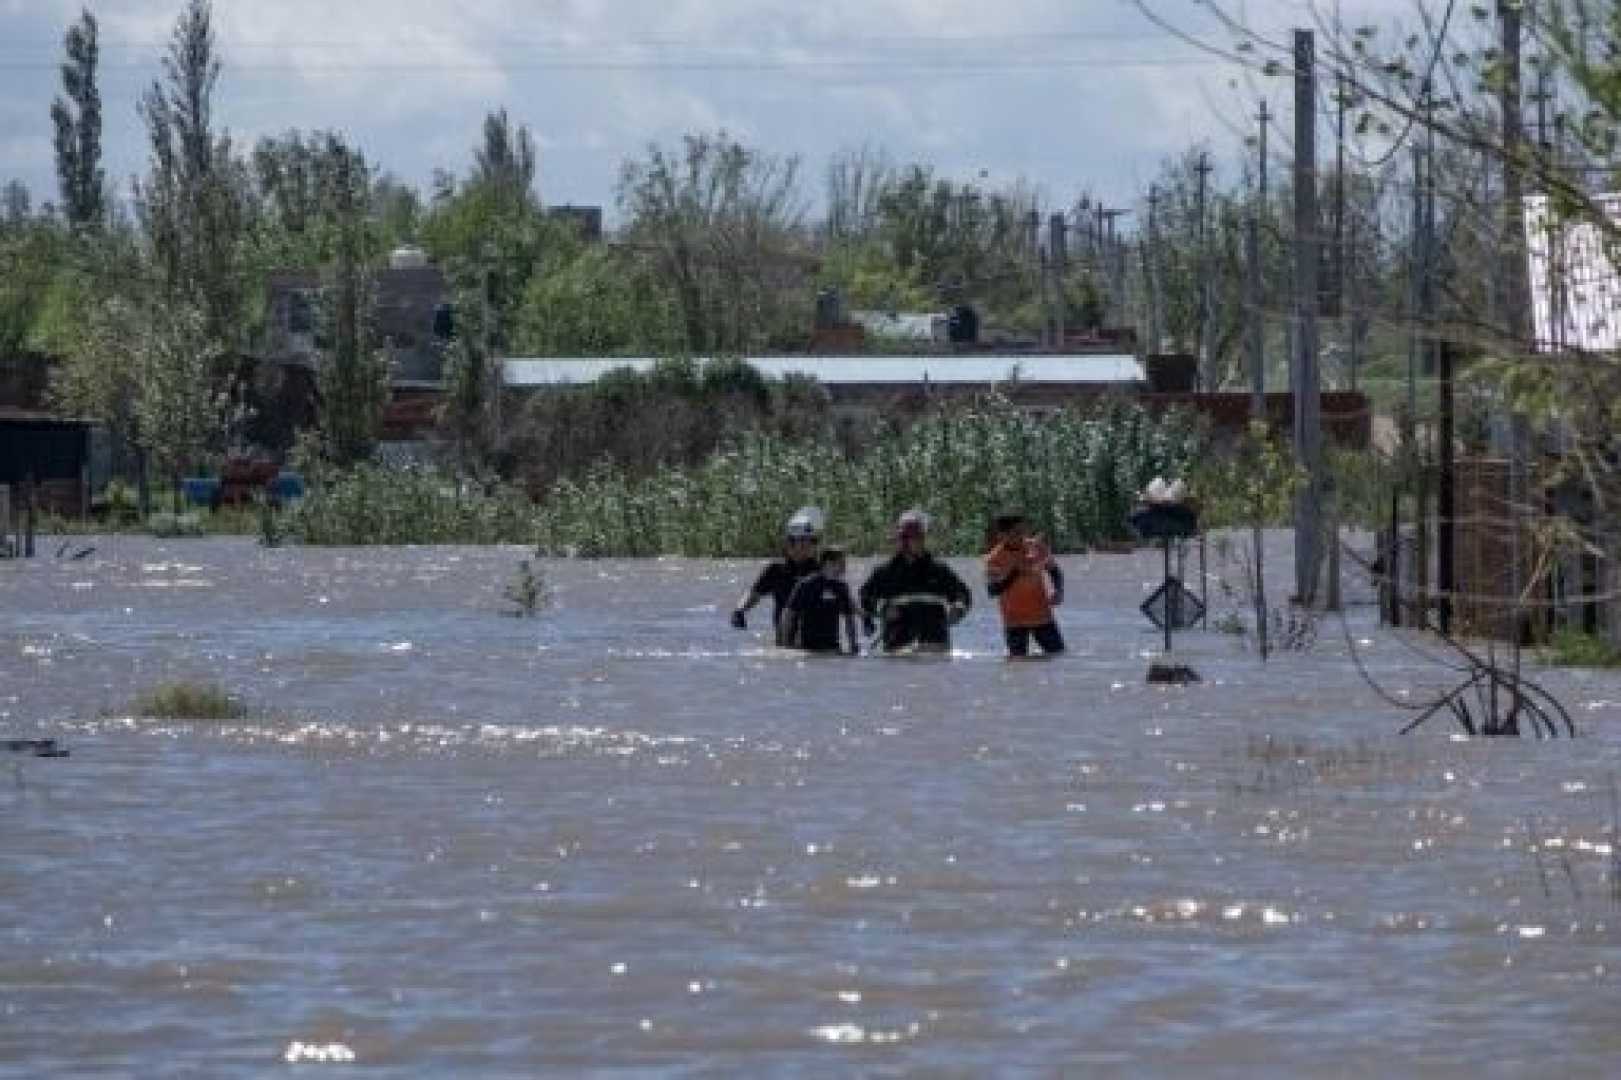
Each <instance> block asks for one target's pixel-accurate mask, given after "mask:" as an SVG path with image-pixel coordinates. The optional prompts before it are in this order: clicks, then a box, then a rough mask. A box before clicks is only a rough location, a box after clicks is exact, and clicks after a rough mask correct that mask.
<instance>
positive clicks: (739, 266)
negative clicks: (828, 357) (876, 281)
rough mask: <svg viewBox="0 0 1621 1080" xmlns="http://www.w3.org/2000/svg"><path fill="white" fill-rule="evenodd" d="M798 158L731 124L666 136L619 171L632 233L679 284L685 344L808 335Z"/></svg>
mask: <svg viewBox="0 0 1621 1080" xmlns="http://www.w3.org/2000/svg"><path fill="white" fill-rule="evenodd" d="M798 173H799V162H798V159H796V158H776V157H772V156H770V155H768V154H763V153H761V152H759V151H757V150H753V149H750V148H748V147H745V146H744V145H743V144H742V143H740V142H738V141H737V140H735V139H733V138H732V137H731V136H729V135H727V134H726V133H725V132H720V133H718V134H715V135H689V136H687V137H686V139H684V140H683V142H682V146H681V148H680V149H679V150H677V151H667V150H665V149H663V148H661V147H658V146H651V147H649V148H648V151H647V155H646V157H644V158H642V159H639V160H633V161H628V162H626V163H625V165H624V167H623V168H622V170H621V172H620V180H619V203H620V206H621V208H622V209H623V210H624V211H625V215H626V217H627V218H628V219H629V225H628V227H627V229H626V236H627V239H628V241H629V242H630V243H631V244H632V245H633V246H635V247H637V248H638V249H640V250H644V251H646V252H647V254H648V255H649V256H650V257H651V258H652V260H653V265H654V267H655V268H656V270H657V272H658V273H659V274H660V275H662V276H663V277H665V278H666V279H667V280H668V281H669V282H670V286H671V288H672V290H673V292H674V295H675V300H676V306H677V309H678V310H679V311H680V314H681V325H682V328H683V331H684V337H685V340H684V342H683V345H684V346H685V348H686V349H687V350H688V351H690V352H694V353H700V352H736V353H746V352H751V351H754V350H757V349H761V348H766V347H769V346H771V345H773V344H777V345H781V344H785V343H787V342H790V341H794V342H798V341H802V340H803V338H804V336H805V330H806V329H807V328H808V327H809V325H810V295H809V294H810V291H811V290H810V289H809V288H808V287H807V285H808V281H807V278H808V274H807V269H806V268H807V267H808V266H809V265H810V264H811V263H812V262H813V260H812V259H811V258H810V257H809V253H808V251H807V250H806V248H807V245H806V244H805V243H804V236H803V230H802V221H803V210H802V206H801V201H800V196H799V190H798Z"/></svg>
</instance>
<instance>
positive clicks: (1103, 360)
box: [502, 353, 1147, 386]
mask: <svg viewBox="0 0 1621 1080" xmlns="http://www.w3.org/2000/svg"><path fill="white" fill-rule="evenodd" d="M744 360H745V361H746V362H747V363H748V364H749V365H750V366H752V367H753V368H755V369H756V370H757V371H759V372H760V374H762V375H766V376H769V377H771V378H782V377H783V376H785V375H809V376H810V377H812V378H814V379H816V380H817V381H818V382H822V383H826V384H828V385H830V386H861V385H876V386H906V385H911V384H914V383H924V382H930V383H939V384H944V385H952V384H955V385H963V384H991V383H1007V382H1013V381H1015V380H1017V381H1019V382H1025V383H1048V384H1053V383H1058V384H1082V385H1100V384H1102V385H1119V384H1125V383H1138V382H1144V381H1145V380H1146V378H1147V376H1146V375H1145V374H1144V372H1143V365H1142V363H1141V362H1140V361H1139V360H1138V359H1137V358H1136V357H1135V356H1131V355H1129V354H1118V355H1115V354H1102V355H1100V354H1095V353H1078V354H1074V355H1064V354H1055V353H1040V354H1032V355H1019V354H1007V355H1002V354H994V353H973V354H970V355H966V356H749V357H744ZM698 362H699V363H700V364H702V363H706V362H707V360H704V359H700V360H699V361H698ZM654 363H655V361H654V359H653V358H652V357H645V356H637V357H599V356H550V357H541V358H523V357H513V358H510V359H507V360H504V361H502V368H503V372H504V374H505V377H506V385H508V386H554V385H568V384H580V383H591V382H595V381H596V380H598V379H600V378H601V377H602V376H603V375H606V374H607V373H608V372H610V371H613V370H615V369H617V368H627V367H628V368H632V369H634V370H636V371H648V370H650V369H651V368H652V367H653V364H654Z"/></svg>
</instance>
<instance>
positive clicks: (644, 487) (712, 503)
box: [538, 398, 1202, 557]
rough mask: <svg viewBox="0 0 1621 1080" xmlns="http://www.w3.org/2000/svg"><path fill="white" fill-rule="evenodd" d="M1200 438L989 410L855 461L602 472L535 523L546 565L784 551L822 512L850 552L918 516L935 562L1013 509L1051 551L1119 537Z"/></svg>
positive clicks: (773, 460) (588, 475)
mask: <svg viewBox="0 0 1621 1080" xmlns="http://www.w3.org/2000/svg"><path fill="white" fill-rule="evenodd" d="M1201 442H1202V440H1201V435H1200V428H1199V425H1198V424H1197V423H1196V422H1195V421H1194V420H1193V419H1192V418H1190V417H1187V416H1183V415H1178V414H1171V415H1169V416H1163V417H1156V416H1154V415H1152V414H1150V413H1148V412H1146V411H1145V410H1143V409H1142V408H1141V407H1140V406H1137V405H1135V404H1131V403H1129V402H1125V401H1122V400H1113V399H1111V400H1108V401H1106V402H1104V403H1102V404H1100V405H1099V406H1097V407H1096V408H1095V409H1092V410H1087V411H1081V410H1065V411H1062V412H1057V413H1054V414H1050V415H1047V416H1040V417H1038V416H1033V415H1030V414H1028V413H1024V412H1021V411H1019V410H1017V409H1014V408H1013V407H1012V406H1011V405H1009V404H1008V403H1007V402H1006V401H1005V400H1002V399H997V398H987V399H984V400H982V401H980V402H978V403H976V404H975V405H973V406H971V407H966V408H962V409H957V410H950V411H945V412H941V413H939V414H936V415H933V416H930V417H927V418H925V419H923V420H921V421H919V422H917V423H915V424H913V425H911V426H909V427H907V428H905V429H904V430H899V431H894V432H891V433H889V434H886V435H883V436H881V437H879V438H877V439H876V440H875V441H874V442H873V443H872V444H871V445H870V446H869V448H868V449H867V451H866V452H865V453H864V454H862V455H861V456H860V457H859V458H854V459H853V458H850V457H848V456H846V455H845V454H844V453H842V452H841V451H840V450H839V449H838V448H837V447H836V446H833V445H830V444H827V443H824V442H798V441H791V440H788V439H785V438H782V437H779V436H774V435H770V434H764V433H759V432H754V433H749V434H745V435H744V436H742V437H741V438H740V439H738V440H737V441H736V442H734V443H733V444H731V445H729V446H727V447H725V448H723V449H721V450H719V451H717V452H715V453H714V454H712V455H710V457H709V458H708V459H707V460H705V461H704V462H703V463H702V464H700V465H698V466H697V467H694V468H686V469H683V468H676V467H669V466H666V467H662V468H659V469H657V470H655V471H654V472H653V473H652V474H651V475H648V476H645V477H643V478H639V479H638V478H635V477H633V476H631V475H630V474H628V473H627V472H626V471H625V470H623V469H621V468H618V467H615V466H613V465H610V464H606V463H600V464H598V465H596V466H593V467H592V468H590V469H588V470H587V471H586V472H585V474H584V475H583V476H580V477H578V478H574V479H564V480H561V481H559V482H557V483H556V484H555V485H554V486H553V487H552V489H551V491H550V493H549V494H548V496H547V498H546V499H545V500H544V501H543V503H542V505H541V507H540V510H539V513H538V532H539V546H540V549H541V550H542V551H543V552H547V553H551V554H575V555H586V556H607V555H663V554H681V555H690V556H705V557H724V556H746V555H762V554H766V553H769V552H772V551H775V550H776V549H777V547H778V546H779V543H780V538H781V532H782V523H783V521H784V520H786V519H787V517H788V515H789V514H790V513H792V511H793V510H794V508H795V507H798V506H802V505H806V504H813V505H817V506H821V507H822V508H824V509H825V510H826V511H827V516H828V523H829V539H830V540H834V541H837V542H838V543H840V544H842V545H844V546H846V547H848V548H850V549H851V550H853V551H855V552H858V553H870V552H874V551H878V550H881V549H882V548H884V547H885V546H886V545H887V543H888V540H889V535H890V530H891V528H892V526H893V523H894V520H895V517H896V515H897V514H898V513H899V512H900V511H902V510H904V509H907V508H908V507H921V508H922V509H924V510H925V511H927V512H928V513H929V515H930V517H931V518H932V522H933V524H932V528H931V545H932V546H933V547H934V548H935V550H937V551H944V552H961V553H966V552H976V551H979V550H981V549H982V545H983V543H984V540H985V529H986V523H987V522H988V520H989V519H990V518H991V517H992V516H993V515H994V514H996V513H997V512H998V511H1001V510H1004V509H1007V508H1010V507H1017V508H1019V509H1021V510H1022V511H1023V512H1024V513H1025V514H1027V515H1028V516H1029V517H1030V519H1031V521H1032V523H1033V524H1035V525H1036V526H1037V527H1038V528H1039V529H1040V530H1041V531H1042V532H1043V533H1045V534H1046V536H1047V537H1048V538H1049V540H1050V541H1051V542H1052V543H1053V545H1054V546H1055V547H1057V548H1058V549H1060V550H1076V549H1080V548H1084V547H1086V546H1088V545H1090V544H1094V543H1096V542H1098V541H1100V540H1109V539H1120V538H1123V537H1125V536H1127V535H1128V533H1127V528H1126V514H1127V512H1128V511H1129V509H1130V507H1131V502H1132V499H1133V497H1134V495H1135V494H1136V493H1137V492H1138V491H1140V490H1141V489H1142V488H1143V487H1144V486H1145V485H1146V484H1147V483H1148V481H1149V480H1150V479H1152V478H1153V477H1154V476H1156V475H1182V474H1183V473H1185V472H1186V471H1187V469H1188V467H1189V466H1190V464H1191V463H1192V462H1193V460H1194V459H1195V458H1196V457H1197V454H1198V449H1199V447H1200V445H1201Z"/></svg>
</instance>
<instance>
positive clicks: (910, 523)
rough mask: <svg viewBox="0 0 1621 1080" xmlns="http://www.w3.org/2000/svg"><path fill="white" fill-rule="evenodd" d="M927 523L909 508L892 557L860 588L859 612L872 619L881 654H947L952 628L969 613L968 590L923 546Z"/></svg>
mask: <svg viewBox="0 0 1621 1080" xmlns="http://www.w3.org/2000/svg"><path fill="white" fill-rule="evenodd" d="M927 531H928V519H927V518H925V517H924V515H923V512H922V511H921V510H908V511H907V512H906V513H904V514H902V515H901V517H900V520H899V521H898V522H896V525H895V547H896V551H895V555H894V557H893V558H891V559H890V560H889V561H888V562H885V563H883V564H882V565H880V566H879V567H878V568H877V569H875V570H873V572H872V574H871V575H870V576H869V577H868V578H867V580H866V582H865V583H864V584H863V585H862V586H861V612H862V615H863V617H865V618H866V619H868V620H873V619H876V620H877V621H878V623H879V633H880V635H881V636H882V642H883V648H884V651H885V652H898V651H902V650H913V651H917V652H948V651H950V649H951V627H952V626H954V625H956V624H957V623H958V622H961V621H962V618H963V616H964V615H966V614H968V609H969V607H971V606H972V604H973V598H972V596H971V595H970V594H969V592H968V586H966V585H964V584H963V583H962V579H961V578H959V577H958V576H957V575H956V574H955V573H954V572H953V571H952V569H951V567H949V566H947V565H946V564H945V563H943V562H940V561H938V560H937V559H935V557H934V556H933V555H931V554H929V552H928V549H927V548H926V547H925V543H926V539H927Z"/></svg>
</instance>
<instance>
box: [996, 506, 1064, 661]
mask: <svg viewBox="0 0 1621 1080" xmlns="http://www.w3.org/2000/svg"><path fill="white" fill-rule="evenodd" d="M995 530H996V535H995V537H994V538H993V539H992V541H991V550H990V551H988V552H986V554H985V584H986V587H987V588H988V589H989V591H990V594H991V595H992V596H993V597H995V598H996V601H997V603H998V604H999V605H1000V606H1001V609H1002V633H1003V635H1004V636H1005V637H1006V638H1007V651H1008V655H1009V656H1028V655H1030V639H1031V638H1035V639H1036V644H1037V645H1039V646H1040V647H1041V651H1042V653H1044V654H1045V655H1047V656H1052V655H1054V654H1056V653H1061V652H1063V651H1064V635H1063V634H1061V633H1059V632H1058V623H1057V622H1055V621H1054V619H1053V608H1054V607H1055V606H1057V605H1059V604H1062V603H1063V602H1064V572H1063V571H1062V570H1060V569H1059V568H1058V563H1057V561H1056V560H1054V559H1053V556H1052V552H1051V551H1049V550H1048V549H1047V545H1046V544H1044V543H1042V542H1041V540H1040V538H1039V537H1035V536H1031V535H1030V527H1029V524H1028V523H1027V522H1026V521H1025V520H1024V517H1023V516H1022V515H1020V514H1003V515H1002V516H1001V517H998V518H997V519H996V524H995ZM1049 586H1050V588H1049Z"/></svg>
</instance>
